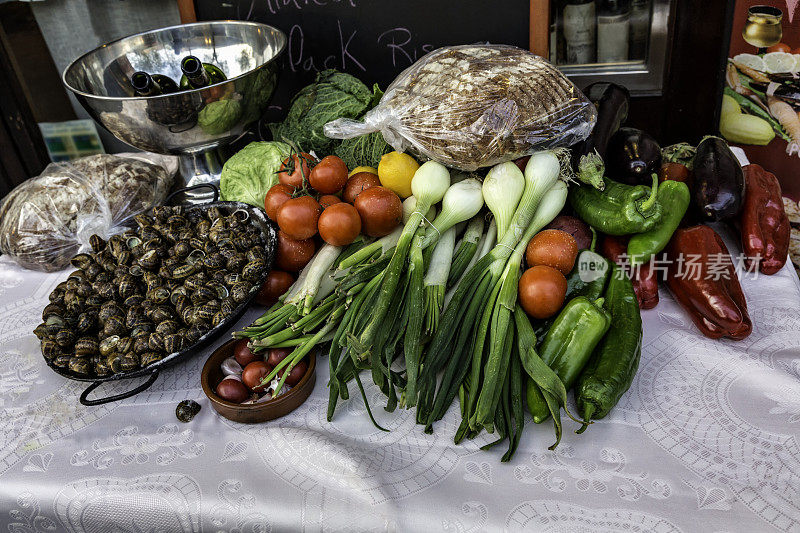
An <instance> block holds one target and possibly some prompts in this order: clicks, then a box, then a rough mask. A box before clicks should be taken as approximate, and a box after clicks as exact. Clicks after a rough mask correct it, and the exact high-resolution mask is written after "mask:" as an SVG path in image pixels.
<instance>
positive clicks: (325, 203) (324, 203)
mask: <svg viewBox="0 0 800 533" xmlns="http://www.w3.org/2000/svg"><path fill="white" fill-rule="evenodd" d="M341 201H342V200H341V199H340V198H339V197H338V196H334V195H332V194H323V195H322V196H320V197H319V205H320V207H321V208H322V210H323V211H324V210H326V209H328V208H329V207H330V206H332V205H333V204H338V203H340V202H341Z"/></svg>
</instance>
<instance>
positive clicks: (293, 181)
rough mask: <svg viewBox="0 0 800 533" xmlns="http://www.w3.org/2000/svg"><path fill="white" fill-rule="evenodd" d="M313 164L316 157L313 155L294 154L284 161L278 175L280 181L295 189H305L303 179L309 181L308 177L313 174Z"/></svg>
mask: <svg viewBox="0 0 800 533" xmlns="http://www.w3.org/2000/svg"><path fill="white" fill-rule="evenodd" d="M313 163H314V157H313V156H311V154H307V153H305V152H302V153H301V154H300V155H299V156H298V154H292V155H291V157H287V158H286V159H284V160H283V164H281V168H280V172H279V173H278V181H280V182H281V183H283V184H284V185H289V186H291V187H294V188H295V189H301V188H302V187H303V178H305V179H306V180H307V179H308V175H309V174H310V173H311V171H310V169H309V164H313Z"/></svg>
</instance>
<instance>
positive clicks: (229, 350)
mask: <svg viewBox="0 0 800 533" xmlns="http://www.w3.org/2000/svg"><path fill="white" fill-rule="evenodd" d="M238 342H239V341H238V340H230V341H228V342H226V343H225V344H223V345H222V346H220V347H219V348H217V349H216V350H215V351H214V353H212V354H211V356H210V357H209V358H208V360H207V361H206V364H205V366H203V371H202V373H201V374H200V383H201V385H202V387H203V392H204V393H205V395H206V396H208V399H209V400H210V401H211V406H212V407H213V408H214V410H215V411H217V412H218V413H219V414H220V415H222V416H224V417H225V418H227V419H228V420H232V421H234V422H243V423H245V424H254V423H257V422H266V421H267V420H273V419H275V418H280V417H282V416H285V415H287V414H289V413H291V412H292V411H294V410H295V409H297V408H298V407H300V405H301V404H302V403H303V402H304V401H306V399H307V398H308V397H309V395H311V392H312V391H313V390H314V384H315V383H316V357H315V354H314V353H313V352H312V353H310V354H309V355H308V356H307V358H308V369H307V370H306V372H305V374H304V375H303V376H302V377H301V378H300V381H299V382H298V383H297V384H296V385H295V386H293V387H292V388H291V389H290V390H288V391H286V392H284V393H282V394H280V395H278V396H277V397H276V398H272V399H270V400H265V401H259V402H257V403H234V402H232V401H227V400H225V399H223V398H222V397H220V396H219V394H218V391H219V386H220V384H221V383H222V381H223V379H225V378H226V375H225V373H224V372H223V369H222V365H223V362H225V361H226V360H228V359H229V358H233V357H234V352H235V351H236V345H237V343H238ZM254 362H258V361H254ZM250 364H253V363H252V362H251V363H250ZM248 366H249V365H248ZM237 379H238V378H232V377H227V379H225V381H236V380H237ZM237 383H239V384H241V382H240V381H239V382H237ZM223 387H225V388H227V389H230V390H229V391H227V390H226V394H233V395H234V396H232V398H234V399H240V398H242V396H236V394H242V392H243V389H242V388H241V387H239V385H237V384H233V383H226V384H224V385H223ZM244 390H248V391H249V389H247V387H244Z"/></svg>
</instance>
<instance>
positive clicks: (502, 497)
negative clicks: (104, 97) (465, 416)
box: [0, 248, 800, 533]
mask: <svg viewBox="0 0 800 533" xmlns="http://www.w3.org/2000/svg"><path fill="white" fill-rule="evenodd" d="M732 252H738V250H736V249H735V248H734V249H732ZM66 276H67V273H66V272H64V273H60V274H42V273H36V272H30V271H24V270H21V269H19V268H17V267H16V266H14V265H13V264H12V263H10V262H9V261H8V260H7V259H6V258H0V413H1V417H2V418H0V441H1V442H0V529H2V530H6V528H7V529H8V531H11V532H14V533H22V532H37V533H38V532H44V531H73V532H84V531H86V532H108V531H115V532H144V531H159V532H161V531H169V532H172V531H177V532H184V531H186V532H191V531H211V532H214V531H232V532H241V533H248V532H258V531H263V532H266V531H299V530H303V531H319V530H324V531H403V532H405V531H425V532H432V531H459V532H461V531H497V530H504V529H506V530H512V531H518V530H527V531H559V532H567V531H569V532H574V531H626V532H637V531H641V532H645V531H648V532H649V531H653V532H658V533H672V532H679V531H683V532H689V531H703V532H733V531H771V530H777V531H800V283H799V282H798V279H797V276H796V275H795V273H794V271H793V270H792V269H790V268H784V269H783V270H782V271H781V272H779V273H778V274H776V275H774V276H763V275H762V276H759V277H758V278H757V279H751V278H748V279H745V280H744V281H743V288H744V292H745V294H746V296H747V301H748V303H749V309H750V315H751V316H752V318H753V322H754V330H753V334H752V335H751V336H750V337H749V338H747V339H745V340H744V341H741V342H730V341H712V340H709V339H706V338H704V337H702V336H701V335H700V334H699V333H698V331H697V330H696V329H695V328H694V326H693V325H692V323H691V322H690V321H689V319H688V317H687V316H686V314H685V313H684V312H683V311H682V310H681V309H680V308H679V307H678V305H677V304H676V303H675V302H674V301H673V299H672V298H671V297H670V295H669V293H668V292H667V291H664V290H662V292H661V303H660V304H659V305H658V307H657V308H656V309H654V310H651V311H645V312H644V322H645V329H644V338H645V339H644V340H645V346H644V349H643V351H642V358H641V365H640V368H639V372H638V374H637V376H636V379H635V380H634V382H633V385H632V386H631V389H630V391H628V393H627V394H626V395H625V396H624V397H623V398H622V400H621V402H620V404H619V405H618V406H617V408H616V409H614V411H613V412H612V413H611V415H610V416H609V417H608V418H606V419H605V420H602V421H600V422H598V423H596V424H594V425H593V426H592V427H591V428H589V429H588V430H587V431H586V433H585V434H583V435H575V434H574V432H573V430H575V429H577V427H578V426H577V424H574V423H573V422H571V421H570V420H568V419H566V418H565V434H564V438H563V440H562V443H561V445H560V446H559V447H558V449H557V450H556V451H555V452H549V451H548V450H547V446H548V445H550V444H551V443H552V441H553V434H552V429H551V426H550V425H549V424H545V425H543V426H534V425H533V424H532V423H531V424H529V425H527V426H526V428H525V434H524V436H523V438H522V442H521V444H520V447H519V450H518V451H517V454H516V456H515V457H514V460H513V461H512V462H511V463H508V464H503V463H500V456H501V455H502V453H503V451H504V450H502V449H500V448H502V447H500V446H498V447H497V449H496V450H493V451H490V452H481V451H479V450H478V447H479V445H481V444H483V443H485V442H487V441H488V440H489V439H488V438H483V437H481V438H478V439H476V441H474V442H469V443H467V444H466V445H462V446H455V445H453V444H452V440H451V439H452V434H453V431H454V430H455V428H456V426H457V423H458V414H457V413H456V410H455V409H451V410H450V412H449V413H448V415H447V416H446V418H445V420H444V421H443V422H442V423H439V424H438V425H437V426H436V428H435V429H436V433H435V435H426V434H424V433H423V432H422V431H421V429H420V427H419V426H416V425H415V424H414V422H413V417H412V415H411V413H410V412H406V411H399V412H396V413H392V414H389V413H386V412H384V411H383V410H382V409H381V407H380V405H382V404H381V402H382V397H381V395H380V392H379V391H378V390H377V389H376V388H372V389H370V390H368V394H369V395H370V396H371V397H372V398H374V403H373V404H372V405H373V409H374V410H375V412H376V413H377V416H378V418H379V421H380V423H381V424H382V425H384V426H385V427H388V428H390V429H391V432H389V433H383V432H380V431H377V430H375V429H374V428H373V426H372V425H371V424H370V422H369V420H368V418H367V416H366V415H365V412H364V407H363V404H362V402H361V400H360V398H359V395H358V394H357V393H355V394H352V395H351V398H352V399H351V400H349V401H346V402H342V403H340V405H339V407H338V408H337V412H336V417H335V419H334V421H333V423H327V422H326V421H325V413H326V405H327V397H328V395H327V390H326V387H325V384H326V381H327V374H328V371H327V360H325V359H323V360H322V361H321V363H322V364H320V365H319V366H318V372H319V375H318V377H317V384H316V388H315V390H314V392H313V394H312V395H311V397H310V398H309V400H308V401H307V402H306V403H305V404H304V405H302V406H301V407H300V408H299V409H298V410H296V411H295V412H293V413H292V414H290V415H289V416H286V417H284V418H282V419H279V420H276V421H273V422H270V423H265V424H259V425H242V424H236V423H233V422H229V421H227V420H225V419H223V418H221V417H219V416H218V415H217V414H216V413H215V412H214V411H213V410H212V408H211V406H210V405H209V403H208V401H207V400H206V398H205V397H204V395H203V393H202V391H201V389H200V386H199V375H200V369H201V368H202V366H203V363H204V362H205V359H206V357H207V355H208V353H210V351H211V349H209V350H206V351H205V352H204V353H200V354H197V356H196V357H195V358H193V359H191V360H189V361H187V362H184V363H182V364H179V365H177V366H175V367H172V368H171V369H169V370H167V371H165V372H163V373H162V374H161V376H160V377H159V378H158V381H157V382H156V383H155V385H153V387H152V388H151V389H149V390H148V391H146V392H144V393H142V394H139V395H138V396H136V397H134V398H130V399H127V400H124V401H120V402H117V403H112V404H107V405H102V406H98V407H84V406H82V405H80V404H79V403H78V395H79V394H80V393H81V391H82V390H83V388H84V387H85V384H81V383H77V382H73V381H69V380H66V379H64V378H61V377H60V376H58V375H56V374H55V373H53V372H52V371H51V370H50V369H49V368H48V367H47V366H46V365H45V363H44V361H43V359H42V357H41V355H40V352H39V347H38V343H37V340H36V338H35V337H34V335H33V334H32V333H31V331H32V330H33V328H34V327H35V326H36V325H37V324H38V322H39V317H40V313H41V310H42V307H43V306H44V305H45V302H46V301H47V296H48V294H49V292H50V291H51V290H52V288H53V287H55V285H56V284H57V283H59V282H60V281H61V280H62V279H64V278H65V277H66ZM258 312H259V311H258V310H255V309H254V310H251V311H250V312H249V314H248V315H247V316H246V317H244V318H243V320H242V324H244V323H246V322H249V321H250V320H252V319H253V318H254V317H255V316H256V315H257V314H258ZM225 340H227V335H226V338H224V339H219V340H218V341H217V342H216V343H215V345H214V347H216V346H218V345H219V344H221V343H222V342H224V341H225ZM130 386H131V385H130V384H127V385H126V384H124V383H122V384H116V385H111V386H109V385H106V386H104V387H101V388H100V390H99V391H98V393H104V392H105V393H112V392H121V391H123V390H126V388H127V387H130ZM187 398H192V399H195V400H197V401H198V402H200V404H201V405H202V406H203V409H202V411H201V412H200V413H199V414H198V415H197V417H196V418H195V419H194V420H193V421H192V422H190V423H188V424H183V423H181V422H179V421H178V420H177V419H176V418H175V406H176V405H177V403H178V402H179V401H181V400H184V399H187ZM529 422H530V420H529Z"/></svg>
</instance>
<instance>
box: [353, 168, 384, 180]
mask: <svg viewBox="0 0 800 533" xmlns="http://www.w3.org/2000/svg"><path fill="white" fill-rule="evenodd" d="M359 172H369V173H370V174H375V175H376V176H377V175H378V169H377V168H373V167H356V168H354V169H353V170H351V171H350V174H348V175H347V177H348V178H352V177H353V174H358V173H359Z"/></svg>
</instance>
